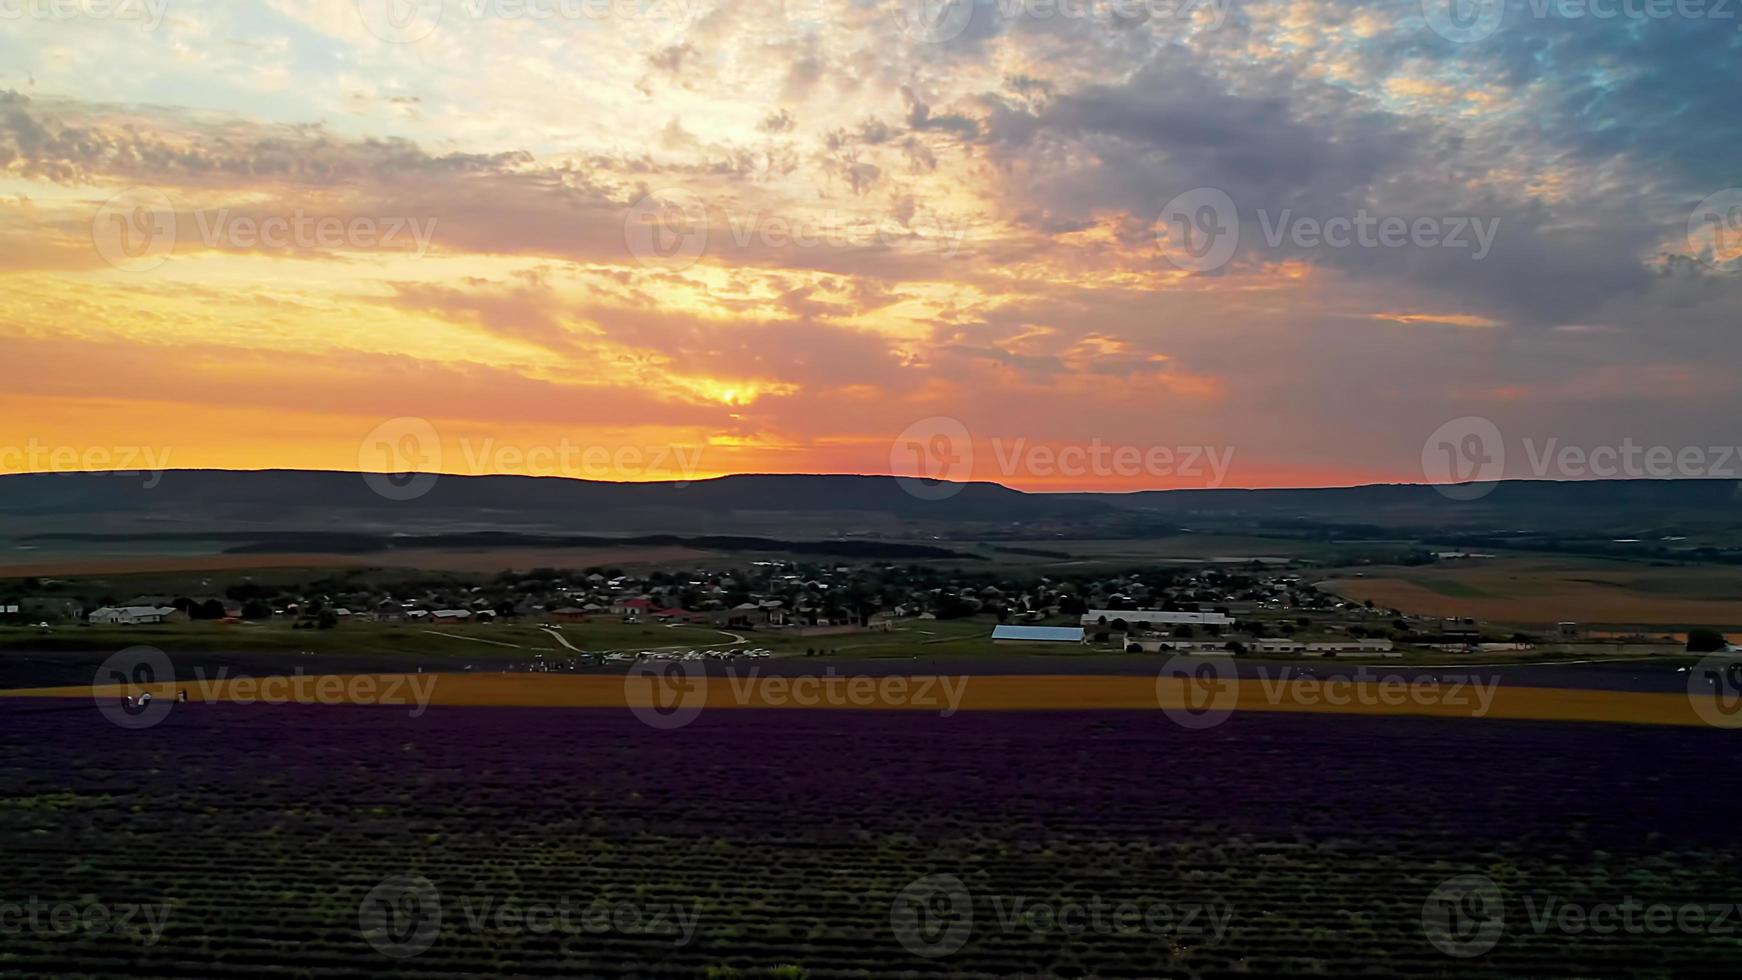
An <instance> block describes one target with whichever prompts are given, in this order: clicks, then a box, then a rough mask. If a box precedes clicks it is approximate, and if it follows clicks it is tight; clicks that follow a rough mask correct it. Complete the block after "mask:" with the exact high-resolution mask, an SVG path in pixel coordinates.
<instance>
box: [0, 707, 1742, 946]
mask: <svg viewBox="0 0 1742 980" xmlns="http://www.w3.org/2000/svg"><path fill="white" fill-rule="evenodd" d="M0 735H3V737H0V780H3V781H4V785H6V786H7V787H8V790H7V794H6V796H5V797H4V799H3V800H0V845H3V846H0V853H4V854H5V855H6V856H7V860H8V868H7V874H6V877H5V882H6V884H5V885H4V886H3V887H0V907H3V905H4V903H16V904H19V905H22V904H23V903H25V902H26V901H27V900H28V899H31V898H35V899H38V900H39V901H40V902H42V903H45V904H46V905H50V906H52V905H53V904H55V903H64V904H72V905H85V906H89V905H92V904H95V903H102V904H104V905H105V906H106V907H114V908H127V907H140V908H148V909H158V910H160V911H162V913H163V915H162V924H161V933H160V934H159V935H157V937H156V940H155V941H148V940H150V939H151V936H150V934H148V933H146V932H144V931H143V930H139V929H134V930H133V931H131V932H129V931H126V930H122V929H119V928H113V929H103V928H91V927H88V926H86V925H85V924H83V923H85V922H86V921H87V920H80V922H79V923H75V924H74V925H73V927H72V928H70V929H68V930H66V931H64V932H63V931H58V930H55V929H51V928H49V927H47V926H43V927H41V928H36V929H28V928H27V929H23V930H20V931H18V932H17V934H14V935H11V936H9V937H8V942H7V945H6V946H5V948H4V950H3V951H0V971H4V972H6V973H9V974H14V975H27V976H28V975H35V974H47V973H55V974H57V975H62V976H77V975H84V976H179V977H214V978H217V977H225V978H228V977H233V976H236V975H238V974H239V973H241V972H244V971H246V972H249V973H253V974H259V975H263V976H285V977H292V976H365V975H367V976H450V975H456V974H460V973H479V972H484V973H487V972H495V973H502V974H515V975H550V976H554V975H559V974H560V975H577V974H599V975H622V976H627V975H643V976H647V975H660V976H696V975H704V974H707V975H714V976H771V975H779V976H813V977H834V976H866V975H870V974H872V973H877V974H889V973H906V974H911V975H936V976H943V975H983V976H1004V975H1010V974H1014V973H1019V972H1020V973H1027V974H1033V973H1036V972H1042V973H1048V974H1054V975H1061V976H1088V975H1097V976H1130V977H1135V976H1180V977H1184V976H1199V977H1222V976H1237V975H1239V976H1249V975H1296V974H1315V973H1316V974H1331V975H1338V974H1343V975H1347V974H1350V973H1355V972H1362V973H1365V974H1368V975H1375V976H1407V975H1418V976H1425V975H1449V974H1453V973H1455V974H1457V975H1460V976H1517V975H1531V976H1566V977H1574V976H1591V975H1597V974H1601V975H1605V976H1624V975H1625V976H1666V975H1684V976H1685V975H1697V974H1701V973H1705V974H1713V975H1715V974H1718V973H1721V972H1723V971H1724V970H1726V969H1727V968H1728V966H1727V965H1728V964H1731V963H1733V962H1734V957H1735V955H1736V949H1737V945H1736V944H1737V940H1736V936H1735V933H1734V930H1731V931H1729V932H1719V931H1714V932H1713V933H1712V934H1698V935H1688V934H1675V935H1665V934H1662V933H1660V932H1642V933H1637V934H1635V933H1631V932H1613V933H1606V934H1595V933H1592V932H1591V931H1589V930H1588V929H1585V930H1569V929H1568V928H1566V927H1565V926H1564V924H1560V925H1557V924H1556V923H1557V922H1558V921H1559V920H1555V921H1553V922H1550V923H1548V927H1547V928H1544V923H1543V922H1542V921H1541V920H1540V917H1537V916H1534V915H1533V912H1532V910H1540V909H1541V908H1542V907H1543V906H1544V904H1545V903H1547V904H1548V905H1549V906H1550V907H1553V906H1554V905H1555V903H1560V904H1562V905H1565V904H1566V903H1573V904H1575V905H1578V906H1580V907H1587V906H1591V905H1595V904H1600V903H1606V902H1607V903H1620V902H1624V901H1633V902H1641V903H1671V904H1673V905H1675V906H1677V907H1680V906H1682V905H1684V904H1687V903H1700V904H1701V905H1702V906H1704V905H1706V904H1710V903H1723V902H1734V901H1735V900H1736V898H1737V895H1736V893H1735V887H1736V883H1737V882H1738V881H1742V867H1739V866H1738V864H1739V862H1738V856H1737V853H1736V850H1735V845H1734V835H1733V834H1732V833H1731V832H1730V829H1729V827H1728V825H1727V823H1726V822H1725V821H1723V820H1714V819H1711V818H1710V816H1709V815H1710V814H1711V813H1724V812H1728V811H1730V810H1731V809H1733V808H1734V807H1735V806H1736V805H1737V804H1738V803H1742V777H1738V776H1736V775H1735V774H1734V773H1733V771H1732V769H1733V767H1729V766H1723V765H1717V766H1714V765H1712V764H1711V760H1712V759H1714V758H1718V757H1720V756H1726V755H1727V754H1728V753H1729V752H1730V751H1731V750H1732V742H1731V741H1730V740H1728V739H1727V738H1726V737H1725V736H1723V735H1722V734H1721V733H1716V732H1713V731H1710V730H1701V729H1668V728H1643V727H1640V728H1635V727H1628V726H1590V725H1553V724H1540V723H1520V722H1504V721H1486V722H1479V723H1477V722H1469V721H1463V722H1450V721H1440V720H1430V719H1395V718H1391V719H1380V718H1357V717H1345V718H1338V719H1335V723H1334V724H1329V723H1327V720H1326V719H1321V718H1314V717H1306V716H1286V715H1244V714H1241V715H1236V716H1234V717H1233V718H1232V719H1230V720H1229V721H1228V722H1227V723H1226V724H1225V725H1223V726H1221V727H1219V728H1217V729H1215V730H1213V731H1209V732H1193V731H1187V730H1185V729H1183V728H1178V727H1175V726H1174V725H1172V724H1171V723H1170V722H1168V721H1167V720H1165V719H1164V718H1162V717H1160V716H1159V715H1157V714H1156V713H1154V712H1150V713H1147V714H1139V713H1128V712H1099V713H1092V712H1081V713H1064V712H1058V713H1040V714H1034V713H990V714H973V715H960V716H956V717H952V718H938V717H925V716H916V715H907V714H902V715H896V714H884V713H878V712H872V713H864V712H799V713H796V714H794V713H789V712H766V711H756V710H748V711H737V712H722V713H718V714H714V713H709V714H706V715H704V716H702V717H701V718H700V719H699V720H698V721H697V722H696V723H695V724H694V725H691V726H690V727H688V728H684V729H681V730H676V731H655V730H652V729H650V728H648V727H645V726H643V725H642V724H640V723H639V722H637V721H635V720H634V719H633V718H631V717H629V716H628V715H627V714H626V713H623V712H608V711H587V710H546V711H516V710H512V709H492V708H433V709H431V710H430V711H429V712H428V713H426V714H424V715H423V716H421V717H418V718H412V717H409V716H408V715H407V714H406V713H404V712H402V711H399V710H395V709H389V708H358V707H320V708H313V707H310V708H305V707H294V706H290V707H281V708H274V709H271V710H258V709H243V708H237V707H233V706H211V705H202V706H197V707H195V708H193V709H189V710H178V711H175V712H173V713H171V714H170V715H169V716H168V717H167V718H166V719H165V720H164V721H163V723H162V724H160V725H158V726H156V727H155V728H151V729H148V730H144V731H129V730H125V729H122V728H120V727H117V726H113V725H109V724H107V723H105V722H103V721H102V720H101V719H100V718H99V717H98V716H97V715H96V714H95V712H94V710H93V709H92V708H91V707H90V706H89V702H88V701H87V702H84V703H83V704H82V705H78V704H72V703H67V704H64V705H62V704H59V703H55V702H47V703H43V704H41V705H40V706H39V705H35V704H33V705H29V706H27V707H22V708H19V709H18V710H7V711H6V712H4V713H0ZM1310 759H1334V760H1336V763H1337V764H1336V765H1334V766H1322V765H1314V764H1311V762H1310V761H1309V760H1310ZM846 760H851V761H850V763H849V764H843V762H845V761H846ZM1690 794H1697V795H1698V797H1699V798H1700V799H1701V800H1702V801H1703V805H1702V806H1701V807H1698V808H1695V807H1689V806H1687V805H1686V800H1687V799H1688V797H1689V795H1690ZM190 825H197V826H198V827H199V828H200V832H199V833H198V834H189V833H188V827H189V826H190ZM1464 875H1477V876H1480V877H1481V878H1482V879H1483V880H1485V881H1489V882H1492V883H1493V884H1494V885H1495V886H1496V887H1497V888H1498V889H1499V890H1500V893H1501V894H1503V896H1504V905H1503V911H1504V916H1503V925H1502V927H1501V929H1500V932H1499V934H1498V936H1497V937H1494V939H1493V942H1492V948H1491V949H1487V950H1486V951H1482V950H1477V952H1478V953H1480V955H1475V956H1471V957H1469V958H1461V957H1454V956H1451V955H1448V953H1447V952H1446V951H1445V949H1444V948H1443V947H1442V946H1439V945H1436V944H1435V942H1434V941H1433V940H1434V937H1433V936H1430V935H1429V933H1428V931H1427V929H1426V927H1425V926H1424V921H1426V920H1424V909H1429V910H1431V909H1432V908H1434V907H1435V906H1434V900H1433V896H1435V895H1436V894H1439V892H1438V891H1436V889H1441V886H1442V883H1443V882H1446V881H1447V880H1448V879H1455V878H1457V877H1458V876H1464ZM408 881H409V882H414V883H416V884H415V887H413V888H412V891H413V892H414V893H416V894H417V895H418V896H420V897H421V898H422V899H424V901H423V903H422V904H415V903H414V904H411V905H409V906H406V907H404V908H400V907H398V906H396V909H398V911H400V912H402V913H404V914H405V915H406V916H408V917H409V918H408V919H407V921H404V922H401V921H399V920H397V919H391V918H390V919H389V920H388V921H387V924H386V926H385V927H382V928H377V926H380V925H381V923H380V922H379V921H377V920H378V919H380V916H377V917H376V918H373V919H372V918H370V917H369V916H368V915H364V914H361V913H362V910H364V909H365V907H368V908H373V907H374V906H373V905H372V904H371V903H372V902H373V901H374V899H372V898H370V896H371V895H372V894H373V895H375V896H377V897H379V896H380V895H381V894H382V892H381V890H380V889H381V887H382V886H383V884H384V883H386V887H387V892H388V893H389V894H391V895H399V896H400V897H403V892H404V890H405V888H406V887H407V886H406V885H405V882H408ZM939 883H948V885H949V887H948V889H947V895H948V897H949V898H950V901H947V902H934V903H933V905H932V906H927V907H926V908H925V909H923V910H922V911H924V912H925V913H926V914H925V916H924V917H923V919H922V924H924V923H925V922H931V920H932V915H931V914H930V913H931V912H938V914H939V915H941V916H942V918H941V919H939V920H938V921H937V922H934V923H932V924H933V925H936V926H937V927H938V928H937V929H936V930H933V931H931V932H922V933H921V934H920V935H919V936H918V937H917V938H916V936H915V935H913V934H912V931H911V930H910V929H909V928H908V926H910V925H911V924H912V919H913V916H912V915H911V914H909V913H911V911H912V910H911V909H908V912H907V913H903V911H902V910H903V909H905V908H907V906H906V905H905V904H904V903H906V902H907V901H908V899H909V898H911V897H912V895H913V894H914V888H915V885H916V884H921V885H923V887H922V888H921V891H924V890H925V888H928V887H935V886H937V885H938V884H939ZM426 886H427V890H426ZM1442 890H1443V889H1442ZM432 898H439V911H438V910H437V909H436V907H435V906H436V904H437V903H435V902H430V901H428V900H429V899H432ZM937 905H941V906H942V909H941V912H939V911H938V910H937V909H936V908H934V907H933V906H937ZM1096 907H1101V908H1103V909H1106V910H1113V909H1136V910H1139V911H1141V912H1142V913H1143V914H1141V915H1138V916H1136V917H1129V918H1127V917H1118V918H1115V917H1112V915H1111V913H1110V912H1109V913H1107V915H1106V916H1085V917H1083V918H1081V919H1080V920H1078V919H1073V918H1072V917H1071V916H1069V915H1068V914H1067V913H1069V912H1070V911H1071V910H1090V909H1094V908H1096ZM565 908H566V909H568V910H569V914H568V915H562V914H555V913H556V912H557V911H558V910H562V909H565ZM505 909H508V910H513V914H512V915H507V914H504V910H505ZM1022 909H1027V910H1028V911H1027V912H1023V913H1020V914H1018V913H1016V912H1013V910H1022ZM531 910H545V911H547V912H551V913H553V914H550V915H547V916H545V917H544V918H539V917H536V916H530V915H528V914H527V913H528V911H531ZM1036 910H1039V911H1041V912H1045V913H1046V914H1044V915H1042V914H1038V913H1037V911H1036ZM377 911H379V910H377ZM904 914H905V915H906V916H907V917H906V918H904V917H903V916H904ZM963 920H968V921H967V925H966V928H965V929H962V930H959V931H958V930H957V928H956V924H957V923H958V922H960V921H963ZM15 921H17V920H16V919H15ZM138 921H141V922H142V921H146V920H145V919H144V918H143V917H141V918H140V919H139V920H138ZM1072 922H1077V923H1078V924H1077V926H1075V927H1072V926H1069V925H1068V924H1069V923H1072ZM372 923H373V925H371V924H372ZM904 923H906V925H904ZM1097 923H1098V924H1097ZM396 924H397V928H396V927H395V925H396ZM426 927H427V929H426ZM940 933H941V935H940ZM1439 938H1440V939H1442V940H1443V939H1444V937H1439ZM371 940H373V942H371ZM417 940H426V941H427V942H426V943H425V944H424V945H427V948H425V949H421V951H418V946H419V945H420V943H419V942H417ZM1452 948H1453V949H1454V950H1455V951H1458V952H1461V953H1467V952H1468V949H1467V948H1462V947H1452ZM382 949H386V950H387V952H388V953H393V954H399V955H386V954H384V953H383V952H381V951H380V950H382Z"/></svg>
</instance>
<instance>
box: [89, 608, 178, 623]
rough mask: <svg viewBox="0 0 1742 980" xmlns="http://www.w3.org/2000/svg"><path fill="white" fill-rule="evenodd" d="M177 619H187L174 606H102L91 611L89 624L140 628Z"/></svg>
mask: <svg viewBox="0 0 1742 980" xmlns="http://www.w3.org/2000/svg"><path fill="white" fill-rule="evenodd" d="M178 617H179V618H181V619H186V618H187V616H186V614H185V613H183V612H182V611H181V610H179V609H177V608H175V607H174V606H104V607H103V608H101V609H93V610H91V616H90V622H91V625H93V626H142V625H146V624H149V623H167V622H170V621H171V620H172V619H175V618H178Z"/></svg>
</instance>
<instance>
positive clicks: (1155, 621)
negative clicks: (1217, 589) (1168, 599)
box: [1083, 609, 1234, 627]
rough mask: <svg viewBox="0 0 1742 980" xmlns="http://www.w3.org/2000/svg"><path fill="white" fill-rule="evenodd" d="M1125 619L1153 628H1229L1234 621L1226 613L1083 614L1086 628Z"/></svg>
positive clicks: (1114, 611)
mask: <svg viewBox="0 0 1742 980" xmlns="http://www.w3.org/2000/svg"><path fill="white" fill-rule="evenodd" d="M1103 619H1105V620H1106V621H1107V622H1108V623H1112V622H1113V621H1115V620H1119V619H1123V620H1124V621H1126V622H1127V623H1147V624H1148V625H1150V626H1152V627H1158V626H1159V627H1173V626H1229V625H1232V624H1233V622H1234V620H1233V618H1232V617H1230V616H1228V615H1227V614H1225V613H1214V612H1208V613H1204V612H1170V611H1163V610H1160V609H1091V610H1089V611H1088V612H1086V613H1084V614H1083V625H1084V626H1096V625H1099V624H1100V623H1101V621H1102V620H1103Z"/></svg>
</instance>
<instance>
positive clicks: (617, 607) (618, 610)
mask: <svg viewBox="0 0 1742 980" xmlns="http://www.w3.org/2000/svg"><path fill="white" fill-rule="evenodd" d="M652 610H653V600H652V599H614V600H612V602H611V613H612V615H616V616H622V617H623V618H624V619H641V618H642V617H644V616H646V615H647V614H648V613H649V612H651V611H652Z"/></svg>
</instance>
